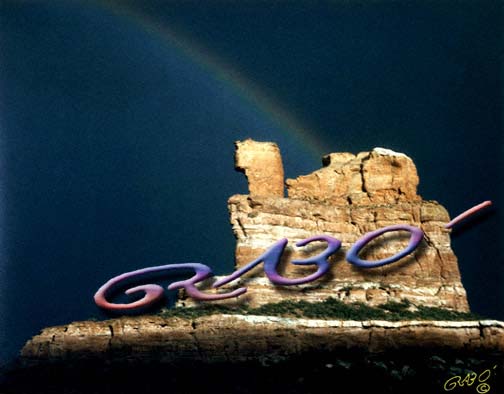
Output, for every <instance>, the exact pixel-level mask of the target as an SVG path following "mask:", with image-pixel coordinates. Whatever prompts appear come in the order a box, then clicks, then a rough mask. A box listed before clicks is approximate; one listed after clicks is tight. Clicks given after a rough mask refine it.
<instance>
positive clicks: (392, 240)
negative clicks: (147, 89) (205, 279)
mask: <svg viewBox="0 0 504 394" xmlns="http://www.w3.org/2000/svg"><path fill="white" fill-rule="evenodd" d="M236 147H237V151H236V168H237V169H238V170H239V171H243V172H244V173H245V175H246V176H247V179H248V181H249V186H250V194H249V195H235V196H232V197H231V198H230V199H229V201H228V206H229V212H230V217H231V224H232V227H233V231H234V234H235V236H236V238H237V246H236V268H240V267H243V266H244V265H245V264H247V263H249V262H251V261H253V260H255V259H256V258H257V257H258V256H260V255H261V254H262V253H263V252H264V251H265V250H266V249H267V248H268V247H269V246H271V245H272V244H273V243H274V242H275V241H277V240H279V239H281V238H288V239H289V241H290V243H289V249H288V251H287V252H286V253H285V256H284V257H285V258H284V260H285V261H283V271H282V274H283V275H285V276H288V277H300V276H306V275H307V274H308V273H311V272H313V267H309V266H294V265H292V264H291V263H290V261H291V260H292V259H294V258H305V257H306V256H307V255H313V254H315V253H318V250H319V249H320V248H322V249H325V244H324V243H320V242H318V243H315V244H313V245H308V246H307V247H305V248H301V249H300V250H298V249H297V248H295V247H293V246H292V245H294V244H295V242H297V241H300V240H302V239H305V238H307V237H310V236H313V235H319V234H328V235H331V236H333V237H335V238H338V239H339V240H341V241H342V250H340V251H339V252H338V253H336V254H335V255H334V256H332V259H331V271H330V275H326V276H324V277H322V278H320V279H319V280H317V281H315V282H312V283H309V284H306V285H299V286H289V287H281V286H278V287H276V286H274V285H273V284H272V283H270V282H269V281H268V279H267V278H266V277H265V276H264V273H263V269H262V266H259V267H256V268H254V269H253V271H251V272H249V273H247V274H246V275H245V276H243V277H242V278H241V279H239V280H238V281H236V282H240V283H231V284H229V285H227V286H226V287H230V288H233V287H234V286H236V285H240V286H241V285H245V286H247V287H248V292H247V293H246V294H245V295H243V296H240V297H239V299H238V300H236V299H230V300H225V301H219V302H223V303H226V304H228V308H227V309H226V310H227V311H228V312H227V314H225V313H224V314H223V313H214V314H210V315H204V316H200V317H193V318H189V317H176V316H173V315H172V316H171V317H164V316H162V315H143V316H136V317H121V318H116V319H111V320H106V321H100V322H98V321H83V322H75V323H70V324H67V325H64V326H58V327H49V328H46V329H44V330H43V331H42V332H41V333H40V334H39V335H36V336H35V337H33V338H32V339H31V340H29V341H28V342H27V343H26V345H25V346H24V348H23V349H22V351H21V355H20V358H19V360H18V363H19V368H18V369H15V370H14V371H13V373H12V376H11V377H10V378H9V379H7V386H6V389H5V390H6V392H26V393H53V392H82V393H84V392H85V393H88V392H98V391H96V390H97V387H98V388H101V389H102V390H103V391H100V392H107V393H108V392H110V393H112V392H135V393H137V392H156V393H157V392H162V391H163V390H169V391H170V392H180V393H182V392H200V393H204V392H209V393H210V392H211V393H214V392H216V391H219V392H229V393H248V394H250V393H257V392H261V393H278V392H289V393H308V392H313V388H314V387H326V388H327V390H326V391H317V392H320V393H326V392H327V393H329V392H330V393H332V392H334V391H335V390H336V391H337V389H338V388H341V387H343V386H344V387H347V385H348V384H350V386H351V387H352V388H353V389H354V391H355V392H369V391H370V390H372V391H373V392H387V393H395V392H398V393H399V392H400V393H404V392H409V391H411V389H412V388H415V389H420V388H421V391H422V392H441V390H443V387H444V386H443V385H446V382H447V379H450V378H451V377H453V376H454V375H456V374H459V375H460V376H461V377H460V379H462V378H463V376H466V375H467V374H474V375H476V374H480V375H478V376H480V377H481V376H483V375H484V374H486V375H488V376H486V375H484V376H485V377H486V378H487V379H488V380H487V381H485V382H483V381H480V382H478V386H477V387H476V385H475V386H474V387H476V391H478V392H487V391H488V390H490V388H492V390H495V392H497V391H499V392H500V390H499V389H500V388H504V382H503V381H502V379H500V380H499V377H501V376H504V366H503V364H502V360H503V358H502V354H503V352H504V323H502V322H498V321H492V320H480V321H478V320H475V321H444V320H434V321H432V320H414V319H410V320H407V321H384V320H365V321H355V320H343V319H334V318H330V317H327V318H325V319H324V318H323V317H324V316H326V315H324V314H323V313H322V314H320V313H319V312H320V310H319V309H317V313H318V314H317V315H315V316H317V318H300V317H289V316H299V315H296V314H294V315H289V314H280V315H279V316H271V315H268V314H264V313H263V314H261V313H258V314H256V315H254V314H253V313H257V311H259V310H267V311H269V313H270V314H274V313H272V312H271V311H272V309H271V308H272V305H269V306H267V307H263V308H262V309H261V308H259V309H253V310H252V309H246V308H243V309H237V308H234V306H236V305H239V304H240V303H241V302H247V304H248V305H249V307H256V306H260V305H263V304H268V303H274V302H278V301H284V300H304V301H311V302H313V301H321V300H324V299H327V298H328V297H333V298H336V299H339V300H341V301H343V302H354V301H361V302H365V303H367V304H368V305H380V304H384V303H387V302H388V301H400V300H402V299H404V298H405V299H408V300H409V301H410V303H412V304H413V306H411V305H410V303H403V305H405V307H408V308H410V307H412V308H413V309H414V308H415V305H416V306H419V307H420V308H417V309H419V310H421V309H422V308H423V306H435V307H442V308H445V309H451V310H452V311H451V312H446V311H445V312H444V313H448V314H452V315H453V314H455V315H457V316H460V315H463V316H464V318H465V317H466V316H469V315H468V314H457V313H456V312H454V311H467V310H468V309H469V308H468V303H467V299H466V294H465V290H464V288H463V286H462V283H461V280H460V273H459V270H458V266H457V259H456V257H455V255H454V253H453V251H452V250H451V247H450V237H449V230H446V229H445V228H444V224H445V223H446V222H448V221H449V217H448V213H447V212H446V210H445V209H444V208H443V207H442V206H441V205H440V204H438V203H437V202H434V201H423V200H422V198H421V197H420V196H418V195H417V193H416V188H417V185H418V182H419V179H418V175H417V171H416V168H415V165H414V164H413V161H412V160H411V159H410V158H409V157H407V156H406V155H404V154H400V153H395V152H392V151H390V150H386V149H381V148H376V149H374V150H373V151H371V152H364V153H359V154H358V155H353V154H350V153H333V154H330V155H328V156H325V157H324V158H323V164H324V168H322V169H320V170H318V171H315V172H314V173H312V174H309V175H306V176H300V177H298V178H297V179H294V180H292V179H289V180H287V182H286V184H287V190H288V198H285V197H284V187H283V186H284V183H283V167H282V161H281V157H280V151H279V149H278V147H277V146H276V145H275V144H272V143H259V142H254V141H251V140H247V141H244V142H238V143H237V144H236ZM394 224H409V225H413V226H418V227H420V228H421V229H422V230H423V231H424V233H425V238H424V240H423V241H422V244H421V247H418V248H417V249H416V250H415V251H414V252H413V253H412V254H411V255H410V256H407V257H405V258H403V259H402V260H400V261H398V262H396V263H394V264H391V265H389V266H384V267H378V268H371V269H361V268H357V267H354V266H353V265H351V264H349V263H347V262H346V261H345V252H346V251H347V250H348V249H349V247H350V246H351V245H352V244H353V243H354V242H355V241H356V240H357V239H359V238H360V237H361V236H362V235H363V234H365V233H367V232H369V231H372V230H376V229H379V228H381V227H384V226H388V225H394ZM403 233H404V234H403ZM409 236H410V235H409V233H407V232H395V233H392V232H391V233H386V234H384V235H382V236H381V237H379V238H377V239H376V240H375V241H373V242H372V243H371V244H370V245H369V246H368V247H366V248H365V249H364V250H363V251H362V252H361V254H360V257H361V258H365V259H368V260H377V259H381V258H384V257H385V256H391V255H394V254H396V253H397V252H398V251H400V250H402V249H403V248H404V246H405V244H406V242H407V241H408V239H409ZM208 284H209V283H208ZM208 291H212V290H208ZM224 291H226V289H225V288H224ZM331 302H337V301H333V300H331ZM178 303H179V305H183V306H196V305H197V303H196V302H195V301H193V300H192V299H188V298H185V297H184V296H183V294H182V297H181V299H180V300H179V301H178ZM300 304H303V305H308V307H309V308H317V304H314V303H312V304H310V303H298V304H296V305H300ZM339 305H342V304H341V303H339ZM390 305H396V306H397V304H389V306H386V307H382V308H376V309H380V310H383V309H386V308H387V307H390ZM344 306H345V307H347V306H346V305H344ZM229 307H231V308H229ZM355 307H356V308H362V305H360V304H357V305H356V306H355ZM218 308H220V309H219V310H223V309H222V307H218ZM268 308H270V309H268ZM296 308H298V307H296ZM352 308H353V307H352ZM424 309H425V308H424ZM182 310H183V312H184V313H185V314H186V316H187V315H191V314H193V316H195V314H194V310H191V309H184V308H182ZM247 310H248V311H249V312H243V311H247ZM250 311H256V312H253V313H250ZM408 311H410V310H409V309H408ZM436 311H437V310H436ZM199 312H201V311H199ZM410 312H411V311H410ZM311 316H314V315H311ZM318 316H321V318H319V317H318ZM327 316H329V315H327ZM344 316H346V315H344ZM374 316H376V315H374ZM401 316H405V315H401ZM409 316H412V315H409ZM469 318H471V317H469ZM447 319H448V318H447ZM391 320H392V319H391ZM167 367H169V368H167ZM474 371H475V372H474ZM482 374H483V375H482ZM489 375H492V377H491V378H489ZM493 375H496V376H497V378H495V377H494V376H493ZM467 376H472V375H467ZM195 377H196V378H195ZM363 377H365V379H363ZM454 384H455V383H454ZM455 386H456V384H455ZM2 390H3V389H2V386H1V380H0V391H2ZM226 390H227V391H226ZM377 390H378V391H377ZM380 390H382V391H380ZM484 390H486V391H484ZM443 392H444V391H443Z"/></svg>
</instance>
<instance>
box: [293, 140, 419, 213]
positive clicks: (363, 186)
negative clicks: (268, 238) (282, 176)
mask: <svg viewBox="0 0 504 394" xmlns="http://www.w3.org/2000/svg"><path fill="white" fill-rule="evenodd" d="M322 163H323V165H324V168H322V169H320V170H318V171H315V172H313V173H311V174H309V175H305V176H300V177H298V178H296V179H288V180H287V190H288V194H289V197H290V198H300V199H307V200H319V201H330V202H331V203H335V204H346V203H348V202H349V203H353V204H370V203H373V204H394V203H397V202H399V201H418V200H420V199H421V198H420V196H418V195H417V194H416V189H417V186H418V182H419V179H418V174H417V171H416V167H415V165H414V163H413V161H412V160H411V159H410V158H409V157H408V156H406V155H405V154H402V153H397V152H393V151H391V150H388V149H383V148H375V149H373V151H372V152H361V153H359V154H358V155H353V154H351V153H331V154H329V155H327V156H324V157H323V158H322Z"/></svg>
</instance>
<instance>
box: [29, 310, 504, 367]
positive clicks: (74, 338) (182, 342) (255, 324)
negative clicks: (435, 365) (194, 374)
mask: <svg viewBox="0 0 504 394" xmlns="http://www.w3.org/2000/svg"><path fill="white" fill-rule="evenodd" d="M419 338H422V342H419ZM422 346H429V347H431V348H438V349H440V350H441V349H451V350H463V351H476V350H481V351H490V350H491V351H495V350H498V351H501V352H502V351H504V323H502V322H497V321H492V320H486V321H461V322H457V321H400V322H388V321H372V320H371V321H351V320H347V321H342V320H322V319H299V318H285V317H275V316H250V315H221V314H218V315H211V316H203V317H199V318H195V319H187V318H178V317H172V318H170V319H165V318H163V317H161V316H145V317H129V318H128V317H123V318H120V319H113V320H108V321H101V322H92V321H87V322H76V323H71V324H68V325H65V326H58V327H50V328H46V329H44V330H43V331H42V333H41V334H40V335H37V336H35V337H33V338H32V339H31V340H30V341H28V342H27V343H26V345H25V347H24V348H23V350H22V352H21V356H22V359H23V362H24V364H25V365H29V364H30V363H31V362H33V363H40V362H41V361H43V360H51V361H52V362H54V361H58V360H60V361H64V362H68V361H72V360H83V359H86V358H88V359H93V358H94V359H97V358H100V357H102V358H106V359H107V360H109V361H111V360H112V361H113V360H114V359H116V360H122V361H145V362H148V361H152V360H153V355H155V359H156V361H157V362H163V363H180V362H181V361H183V360H191V362H197V361H200V362H201V361H202V362H210V363H212V362H214V363H215V362H221V361H225V362H232V363H235V362H245V361H256V362H265V361H269V362H279V361H282V360H285V359H288V358H289V357H292V356H294V355H299V354H303V353H307V352H310V351H317V350H318V351H321V350H323V351H324V352H328V353H331V352H335V354H337V352H338V351H341V350H345V349H353V350H364V351H366V352H368V351H370V352H373V353H377V352H386V351H392V350H397V349H401V350H402V351H404V350H406V349H414V348H418V347H422Z"/></svg>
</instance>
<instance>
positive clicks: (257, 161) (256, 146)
mask: <svg viewBox="0 0 504 394" xmlns="http://www.w3.org/2000/svg"><path fill="white" fill-rule="evenodd" d="M235 146H236V152H235V168H236V169H237V170H238V171H241V172H244V173H245V175H246V177H247V180H248V184H249V193H250V195H252V196H276V197H283V196H284V170H283V164H282V157H281V156H280V149H278V146H277V145H276V144H274V143H272V142H257V141H253V140H251V139H248V140H245V141H237V142H236V143H235Z"/></svg>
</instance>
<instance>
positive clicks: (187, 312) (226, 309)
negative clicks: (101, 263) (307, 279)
mask: <svg viewBox="0 0 504 394" xmlns="http://www.w3.org/2000/svg"><path fill="white" fill-rule="evenodd" d="M214 314H241V315H260V316H282V317H297V318H311V319H341V320H357V321H360V320H389V321H399V320H449V321H461V320H480V319H481V318H482V317H481V316H478V315H476V314H474V313H466V312H456V311H452V310H449V309H442V308H433V307H427V306H422V305H419V306H414V305H413V304H412V303H411V302H409V301H408V300H402V301H401V302H388V303H386V304H383V305H379V306H376V307H372V306H369V305H366V304H364V303H361V302H357V303H352V304H346V303H343V302H342V301H339V300H337V299H335V298H328V299H326V300H325V301H320V302H306V301H288V300H286V301H281V302H278V303H271V304H266V305H262V306H260V307H258V308H250V307H249V306H247V305H242V306H233V307H231V306H225V305H218V304H206V305H204V306H201V307H193V308H185V307H175V308H171V309H164V310H162V311H161V312H160V313H159V315H160V316H162V317H167V318H168V317H183V318H196V317H200V316H208V315H214Z"/></svg>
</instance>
